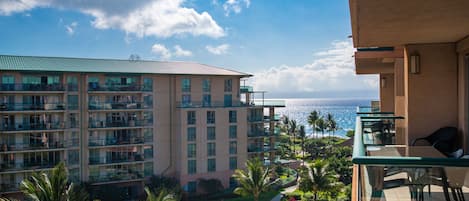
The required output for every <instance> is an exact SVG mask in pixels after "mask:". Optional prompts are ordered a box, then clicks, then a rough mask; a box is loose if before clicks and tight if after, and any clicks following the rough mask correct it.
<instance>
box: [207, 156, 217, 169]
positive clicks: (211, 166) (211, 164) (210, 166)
mask: <svg viewBox="0 0 469 201" xmlns="http://www.w3.org/2000/svg"><path fill="white" fill-rule="evenodd" d="M215 171H217V162H216V160H215V159H214V158H210V159H208V160H207V172H215Z"/></svg>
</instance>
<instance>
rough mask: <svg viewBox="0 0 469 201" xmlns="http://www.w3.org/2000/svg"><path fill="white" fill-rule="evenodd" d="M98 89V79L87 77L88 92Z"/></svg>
mask: <svg viewBox="0 0 469 201" xmlns="http://www.w3.org/2000/svg"><path fill="white" fill-rule="evenodd" d="M97 89H99V78H97V77H89V78H88V90H92V91H93V90H97Z"/></svg>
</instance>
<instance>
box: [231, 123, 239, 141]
mask: <svg viewBox="0 0 469 201" xmlns="http://www.w3.org/2000/svg"><path fill="white" fill-rule="evenodd" d="M237 133H238V127H237V126H235V125H233V126H230V131H229V134H230V139H235V138H237V137H238V136H237V135H238V134H237Z"/></svg>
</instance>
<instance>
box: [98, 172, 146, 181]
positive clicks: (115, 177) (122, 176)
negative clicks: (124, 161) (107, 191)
mask: <svg viewBox="0 0 469 201" xmlns="http://www.w3.org/2000/svg"><path fill="white" fill-rule="evenodd" d="M143 175H144V174H143V171H131V170H130V171H129V170H125V171H124V170H122V171H116V172H106V175H100V176H90V182H92V183H100V182H113V181H126V180H135V179H142V178H143Z"/></svg>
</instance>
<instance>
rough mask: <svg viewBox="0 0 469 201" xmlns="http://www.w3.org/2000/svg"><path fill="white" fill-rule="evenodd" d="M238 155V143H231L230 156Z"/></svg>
mask: <svg viewBox="0 0 469 201" xmlns="http://www.w3.org/2000/svg"><path fill="white" fill-rule="evenodd" d="M237 153H238V143H237V142H236V141H231V142H230V154H237Z"/></svg>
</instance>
